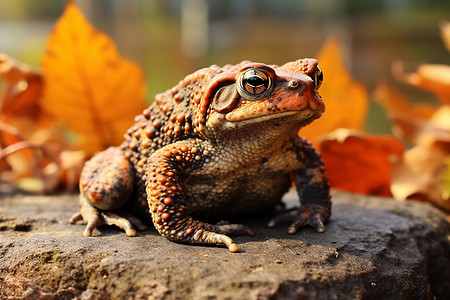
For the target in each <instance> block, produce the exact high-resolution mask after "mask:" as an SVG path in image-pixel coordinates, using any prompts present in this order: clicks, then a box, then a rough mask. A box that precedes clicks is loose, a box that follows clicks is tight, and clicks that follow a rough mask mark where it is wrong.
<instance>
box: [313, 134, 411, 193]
mask: <svg viewBox="0 0 450 300" xmlns="http://www.w3.org/2000/svg"><path fill="white" fill-rule="evenodd" d="M319 151H320V153H321V155H322V159H323V160H324V163H325V168H326V169H327V173H328V177H329V180H330V185H331V186H332V187H333V188H337V189H342V190H346V191H350V192H354V193H361V194H371V195H380V196H390V195H391V193H390V190H389V187H390V183H391V181H390V176H391V164H392V161H394V160H397V159H399V158H400V157H401V156H402V154H403V152H404V147H403V144H402V143H400V142H399V141H398V140H397V139H395V138H393V137H391V136H380V135H365V134H362V133H358V132H355V131H350V130H345V129H340V130H336V131H334V132H332V133H331V134H329V135H326V136H325V139H323V140H322V141H321V142H320V145H319Z"/></svg>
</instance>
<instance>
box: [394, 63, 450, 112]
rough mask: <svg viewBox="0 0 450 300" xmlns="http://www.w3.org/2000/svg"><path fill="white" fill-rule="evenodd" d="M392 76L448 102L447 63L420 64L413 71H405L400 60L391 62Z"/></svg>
mask: <svg viewBox="0 0 450 300" xmlns="http://www.w3.org/2000/svg"><path fill="white" fill-rule="evenodd" d="M392 72H393V74H394V76H395V77H396V78H397V79H398V80H400V81H402V82H404V83H406V84H408V85H410V86H412V87H415V88H419V89H422V90H426V91H429V92H431V93H433V94H435V95H436V96H437V97H438V99H439V100H440V101H441V102H443V103H446V104H450V66H447V65H430V64H423V65H420V66H419V67H418V68H417V70H416V72H415V73H405V72H404V70H403V65H402V63H400V62H396V63H393V64H392Z"/></svg>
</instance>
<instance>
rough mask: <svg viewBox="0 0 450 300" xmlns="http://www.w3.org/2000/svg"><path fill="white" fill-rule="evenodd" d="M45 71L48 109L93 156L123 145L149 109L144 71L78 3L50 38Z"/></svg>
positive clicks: (68, 9) (44, 101)
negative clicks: (137, 119)
mask: <svg viewBox="0 0 450 300" xmlns="http://www.w3.org/2000/svg"><path fill="white" fill-rule="evenodd" d="M42 68H43V76H44V80H45V89H44V96H43V99H42V105H43V107H44V108H45V110H46V111H48V112H49V113H51V114H52V115H54V116H56V117H57V118H58V119H61V120H63V122H64V123H65V124H66V126H67V127H68V128H70V129H71V130H73V131H75V132H76V133H78V134H79V135H80V139H81V140H80V143H79V147H80V148H81V149H83V150H86V151H87V152H88V153H89V154H93V153H94V152H96V151H99V150H102V149H104V148H106V147H108V146H111V145H118V144H120V143H121V141H122V140H123V133H124V132H125V131H126V130H127V128H128V127H129V126H131V125H132V124H133V122H134V116H135V115H137V114H139V113H140V112H141V111H142V110H143V109H144V108H145V106H146V105H145V102H144V99H143V95H144V88H145V80H144V76H143V73H142V71H141V69H140V68H139V67H138V66H137V65H136V64H134V63H132V62H130V61H128V60H126V59H124V58H122V57H121V56H120V55H119V54H118V52H117V49H116V46H115V44H114V42H113V41H112V40H111V39H110V38H109V37H108V36H106V35H105V34H104V33H102V32H100V31H98V30H97V29H95V28H94V27H92V25H91V24H90V23H89V22H88V21H87V20H86V19H85V18H84V16H83V14H82V13H81V11H80V10H79V9H78V8H77V7H76V5H75V4H74V3H73V2H69V3H68V4H67V7H66V10H65V11H64V14H63V15H62V16H61V18H60V19H59V20H58V22H57V23H56V25H55V27H54V30H53V32H52V33H51V35H50V38H49V40H48V44H47V51H46V53H45V56H44V59H43V63H42Z"/></svg>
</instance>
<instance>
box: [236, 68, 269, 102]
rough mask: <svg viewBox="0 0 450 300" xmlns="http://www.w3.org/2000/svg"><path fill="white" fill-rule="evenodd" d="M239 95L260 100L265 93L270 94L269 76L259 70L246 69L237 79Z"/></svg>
mask: <svg viewBox="0 0 450 300" xmlns="http://www.w3.org/2000/svg"><path fill="white" fill-rule="evenodd" d="M238 82H239V84H238V86H239V89H238V91H239V94H241V96H242V97H243V98H248V97H249V96H250V98H253V99H260V98H262V97H264V96H265V95H266V94H267V92H270V90H271V87H272V78H270V76H269V74H268V73H267V72H266V71H264V70H261V69H248V70H246V71H244V72H243V73H241V74H240V75H239V79H238Z"/></svg>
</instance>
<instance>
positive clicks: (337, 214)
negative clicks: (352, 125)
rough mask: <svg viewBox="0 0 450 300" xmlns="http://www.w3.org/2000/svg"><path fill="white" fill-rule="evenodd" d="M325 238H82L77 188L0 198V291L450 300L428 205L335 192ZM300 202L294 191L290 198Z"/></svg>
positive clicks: (438, 221)
mask: <svg viewBox="0 0 450 300" xmlns="http://www.w3.org/2000/svg"><path fill="white" fill-rule="evenodd" d="M333 196H334V203H335V204H334V207H333V215H332V219H331V221H330V223H329V224H328V226H327V232H326V233H324V234H319V233H316V232H315V231H314V230H312V229H310V228H306V229H303V230H302V231H300V232H299V233H297V234H296V235H288V234H287V233H286V230H287V226H288V224H286V225H285V226H279V227H277V228H273V229H269V228H266V227H265V224H266V223H267V222H268V220H269V219H270V216H261V217H259V218H254V219H249V220H245V221H244V222H243V223H245V224H247V225H249V226H251V227H252V228H253V229H254V230H255V232H256V235H255V236H254V237H236V238H235V240H236V242H237V243H238V244H239V245H240V247H241V252H240V253H230V252H229V251H228V250H227V249H226V248H222V247H203V246H188V245H182V244H176V243H172V242H169V241H167V240H166V239H164V238H163V237H161V236H160V235H159V234H158V233H157V232H156V231H155V230H154V229H150V230H148V231H144V232H141V233H140V234H139V236H138V237H134V238H130V237H126V236H125V234H124V233H122V232H119V231H117V230H116V229H114V228H111V227H102V228H101V231H100V230H98V231H96V232H95V233H96V236H94V237H83V236H82V231H83V226H82V225H70V224H68V223H67V219H68V218H69V217H70V216H71V214H72V213H73V212H75V211H76V210H77V208H78V203H77V200H76V196H74V195H69V196H67V195H65V196H52V197H30V196H15V197H11V198H3V199H0V299H4V298H6V299H72V298H77V299H110V298H112V299H358V298H360V299H361V298H363V299H433V297H437V298H438V299H449V298H450V241H449V236H450V225H449V223H447V222H446V221H445V215H443V214H442V213H441V212H439V211H438V210H437V209H435V208H432V207H430V206H428V205H424V204H420V203H413V202H398V201H394V200H389V199H380V198H369V197H364V196H358V195H351V194H346V193H339V192H334V195H333ZM287 198H288V205H292V204H293V203H294V202H293V199H294V198H295V195H293V194H292V193H291V194H289V195H288V197H287Z"/></svg>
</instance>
